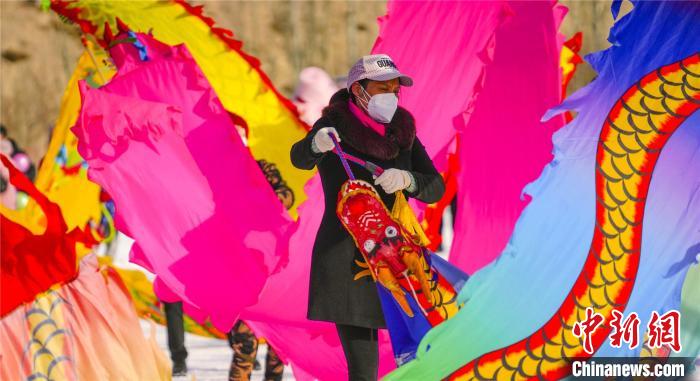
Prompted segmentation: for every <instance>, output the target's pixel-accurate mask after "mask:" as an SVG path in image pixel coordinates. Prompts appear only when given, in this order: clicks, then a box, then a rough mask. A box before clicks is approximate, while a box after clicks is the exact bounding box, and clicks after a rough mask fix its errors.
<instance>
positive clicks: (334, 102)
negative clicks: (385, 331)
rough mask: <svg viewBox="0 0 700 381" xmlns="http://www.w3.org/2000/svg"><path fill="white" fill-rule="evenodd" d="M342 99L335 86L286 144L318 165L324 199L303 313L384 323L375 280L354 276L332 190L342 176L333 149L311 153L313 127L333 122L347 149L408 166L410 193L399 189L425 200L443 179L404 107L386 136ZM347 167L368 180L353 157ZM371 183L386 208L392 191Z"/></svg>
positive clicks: (298, 158)
mask: <svg viewBox="0 0 700 381" xmlns="http://www.w3.org/2000/svg"><path fill="white" fill-rule="evenodd" d="M348 100H349V93H348V91H347V90H345V89H343V90H340V91H338V92H337V93H336V94H335V95H334V96H333V97H332V98H331V101H330V104H329V106H328V107H326V109H325V110H324V111H323V115H322V117H321V119H319V120H318V121H317V122H316V123H315V124H314V127H313V129H312V130H311V131H309V133H308V134H307V135H306V137H304V138H303V139H302V140H300V141H298V142H297V143H295V144H294V146H292V150H291V159H292V163H293V164H294V166H295V167H297V168H301V169H312V168H313V167H314V166H316V167H318V172H319V175H320V176H321V183H322V185H323V193H324V199H325V211H324V214H323V219H322V220H321V226H320V228H319V230H318V233H317V234H316V240H315V242H314V248H313V253H312V259H311V281H310V287H309V306H308V315H307V316H308V318H309V319H311V320H322V321H330V322H335V323H339V324H349V325H355V326H360V327H370V328H384V327H385V326H386V325H385V323H384V315H383V313H382V309H381V306H380V303H379V297H378V294H377V289H376V285H375V284H374V281H373V280H372V277H371V276H369V275H367V276H363V277H360V278H359V279H356V280H355V279H354V278H355V276H356V275H357V274H358V273H360V272H361V271H362V270H364V269H363V268H362V267H360V265H359V264H362V263H364V259H363V258H362V254H361V253H360V251H359V250H358V249H357V248H356V247H355V242H354V241H353V239H352V237H351V236H350V234H349V233H348V232H347V231H346V230H345V228H344V227H343V226H342V225H341V223H340V220H339V219H338V217H337V215H336V213H335V206H336V200H337V197H338V192H339V191H340V188H341V186H342V185H343V183H344V182H345V181H346V180H348V177H347V175H346V173H345V170H344V169H343V166H342V164H341V162H340V159H339V158H338V156H337V155H336V154H335V153H333V152H326V153H324V154H315V153H314V152H313V151H312V150H311V141H312V140H313V137H314V135H315V134H316V132H317V131H318V130H319V129H321V128H323V127H335V129H336V130H337V131H338V134H339V135H340V139H341V142H340V146H341V147H342V148H343V150H345V151H346V152H347V153H349V154H352V155H355V156H358V157H360V158H362V159H365V160H369V161H371V162H373V163H375V164H377V165H379V166H380V167H382V168H385V169H387V168H398V169H404V170H408V171H411V173H412V175H413V177H414V178H415V181H416V185H417V189H416V191H415V192H414V193H408V192H404V193H405V194H406V196H408V197H414V198H416V199H418V200H421V201H423V202H426V203H432V202H436V201H438V200H439V199H440V198H441V197H442V195H443V193H444V192H445V185H444V183H443V181H442V177H441V176H440V174H439V173H438V172H437V170H436V169H435V166H434V165H433V163H432V161H431V160H430V157H429V156H428V154H427V153H426V152H425V148H424V147H423V145H422V144H421V143H420V141H419V140H418V139H417V138H416V136H415V135H416V134H415V131H416V130H415V124H414V120H413V117H412V116H411V114H410V113H409V112H408V111H406V110H405V109H402V108H399V109H398V110H397V111H396V114H395V115H394V118H393V119H392V121H391V123H389V124H388V125H387V127H386V128H387V130H386V131H387V132H386V136H382V135H380V134H378V133H377V132H375V131H374V130H372V129H371V128H369V127H366V126H364V125H363V124H362V123H361V122H360V121H359V120H358V119H357V118H356V117H355V116H354V115H353V114H352V112H351V111H350V109H349V107H348ZM350 167H351V169H352V171H353V173H354V174H355V177H356V178H357V179H361V180H365V181H367V182H369V183H370V184H374V180H373V179H372V175H371V174H370V173H369V171H367V170H365V169H364V168H363V167H361V166H359V165H356V164H354V163H350ZM376 188H377V191H378V192H379V195H380V196H381V198H382V200H383V201H384V203H385V204H386V206H387V207H388V208H389V210H391V207H392V206H393V204H394V196H393V195H389V194H386V193H384V191H383V189H382V188H381V187H380V186H376Z"/></svg>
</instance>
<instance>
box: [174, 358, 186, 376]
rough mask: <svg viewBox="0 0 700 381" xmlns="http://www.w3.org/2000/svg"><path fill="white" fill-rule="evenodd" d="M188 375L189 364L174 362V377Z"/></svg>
mask: <svg viewBox="0 0 700 381" xmlns="http://www.w3.org/2000/svg"><path fill="white" fill-rule="evenodd" d="M183 376H187V364H186V363H185V362H184V361H183V362H176V363H174V364H173V377H183Z"/></svg>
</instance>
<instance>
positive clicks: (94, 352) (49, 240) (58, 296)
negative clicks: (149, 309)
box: [0, 156, 170, 380]
mask: <svg viewBox="0 0 700 381" xmlns="http://www.w3.org/2000/svg"><path fill="white" fill-rule="evenodd" d="M0 160H1V161H2V163H3V165H4V166H5V167H6V168H8V170H9V173H10V177H9V179H10V182H11V183H12V184H13V185H14V186H16V187H17V188H18V189H20V190H22V191H23V192H26V193H27V194H28V195H29V196H30V197H31V198H32V202H33V203H35V204H36V205H37V206H38V207H39V208H40V212H41V213H42V214H43V219H44V223H45V228H44V231H43V232H33V231H32V230H31V227H32V226H33V225H35V223H36V220H37V216H35V215H28V214H27V209H26V208H25V209H22V210H18V211H15V210H6V209H4V208H3V209H0V214H2V215H1V216H0V217H1V223H2V235H0V249H1V250H2V265H1V266H0V269H1V272H0V282H1V283H2V296H1V298H0V300H1V301H2V311H1V315H0V316H2V318H1V319H0V347H2V367H0V378H2V379H3V380H18V379H66V380H74V379H149V380H162V379H167V378H168V377H169V375H170V370H169V366H168V360H167V358H166V357H165V356H164V355H163V354H162V352H160V350H159V349H158V345H157V344H156V343H155V340H154V339H152V340H151V341H146V340H145V338H144V337H143V336H142V335H141V334H140V332H141V327H140V325H139V321H138V319H137V316H136V314H135V313H134V309H133V305H132V304H131V301H130V300H129V297H128V293H127V292H126V289H125V288H124V287H123V285H122V283H121V280H120V279H119V276H118V275H117V274H116V273H113V272H109V270H107V272H105V273H104V276H103V273H102V272H100V271H98V269H97V264H96V263H97V262H96V260H95V259H94V256H89V257H86V258H84V260H83V261H81V263H80V266H79V267H76V250H77V246H78V244H79V243H81V244H83V245H85V246H87V247H90V246H92V245H94V244H95V243H96V242H95V241H94V240H93V237H92V234H91V233H89V232H88V231H86V230H83V229H78V228H73V229H70V230H68V227H67V226H66V222H65V220H64V217H63V215H62V213H61V209H60V208H59V206H58V205H57V204H56V203H53V202H51V201H50V200H49V199H48V197H47V196H46V195H44V194H43V193H42V192H40V191H39V190H38V189H37V188H36V187H35V186H34V185H33V184H32V183H31V182H30V181H29V179H27V178H26V177H25V176H24V175H23V174H22V173H21V172H19V171H18V170H17V169H15V167H14V166H12V164H11V162H10V161H9V160H8V159H7V158H6V157H5V156H0Z"/></svg>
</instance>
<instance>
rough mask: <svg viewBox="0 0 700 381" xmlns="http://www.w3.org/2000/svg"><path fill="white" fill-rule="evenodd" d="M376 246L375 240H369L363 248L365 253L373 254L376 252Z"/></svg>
mask: <svg viewBox="0 0 700 381" xmlns="http://www.w3.org/2000/svg"><path fill="white" fill-rule="evenodd" d="M375 245H376V244H375V243H374V240H372V239H368V240H367V241H365V243H364V245H362V246H363V247H364V249H365V252H367V253H371V252H372V250H374V246H375Z"/></svg>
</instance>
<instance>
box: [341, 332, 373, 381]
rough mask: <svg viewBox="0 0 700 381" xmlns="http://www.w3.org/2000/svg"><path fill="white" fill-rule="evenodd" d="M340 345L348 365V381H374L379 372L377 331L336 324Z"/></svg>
mask: <svg viewBox="0 0 700 381" xmlns="http://www.w3.org/2000/svg"><path fill="white" fill-rule="evenodd" d="M335 327H336V329H337V330H338V336H339V337H340V343H341V344H342V346H343V352H344V353H345V361H346V362H347V364H348V379H349V380H350V381H376V380H377V371H378V370H379V344H378V342H377V330H376V329H374V328H364V327H356V326H352V325H344V324H336V325H335Z"/></svg>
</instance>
